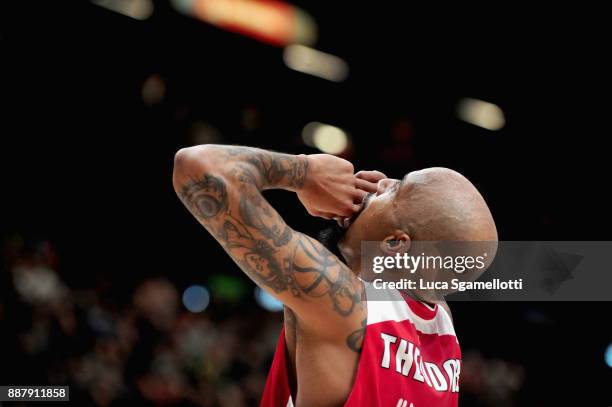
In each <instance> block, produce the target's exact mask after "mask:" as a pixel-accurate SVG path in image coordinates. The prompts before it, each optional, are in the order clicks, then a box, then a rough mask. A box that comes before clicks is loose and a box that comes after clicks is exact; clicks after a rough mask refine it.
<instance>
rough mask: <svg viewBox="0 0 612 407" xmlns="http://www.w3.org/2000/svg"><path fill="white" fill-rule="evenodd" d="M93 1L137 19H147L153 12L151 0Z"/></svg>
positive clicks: (92, 0)
mask: <svg viewBox="0 0 612 407" xmlns="http://www.w3.org/2000/svg"><path fill="white" fill-rule="evenodd" d="M91 2H92V3H93V4H95V5H97V6H100V7H104V8H105V9H107V10H111V11H114V12H115V13H119V14H123V15H124V16H127V17H131V18H134V19H136V20H146V19H147V18H149V17H151V15H152V14H153V2H152V1H151V0H91Z"/></svg>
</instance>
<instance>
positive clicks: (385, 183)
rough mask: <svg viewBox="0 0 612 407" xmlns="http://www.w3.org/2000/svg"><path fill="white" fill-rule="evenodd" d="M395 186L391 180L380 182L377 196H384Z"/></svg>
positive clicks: (386, 179)
mask: <svg viewBox="0 0 612 407" xmlns="http://www.w3.org/2000/svg"><path fill="white" fill-rule="evenodd" d="M391 185H393V180H391V179H389V178H385V179H381V180H380V181H378V189H377V190H376V196H378V195H381V194H384V193H385V191H386V190H387V189H389V188H390V187H391Z"/></svg>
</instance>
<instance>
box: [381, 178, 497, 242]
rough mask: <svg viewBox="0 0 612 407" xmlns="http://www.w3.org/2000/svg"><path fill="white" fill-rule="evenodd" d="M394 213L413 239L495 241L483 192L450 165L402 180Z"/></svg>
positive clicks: (494, 230) (398, 222)
mask: <svg viewBox="0 0 612 407" xmlns="http://www.w3.org/2000/svg"><path fill="white" fill-rule="evenodd" d="M394 201H395V202H394V203H395V205H394V209H395V210H394V211H393V214H394V216H395V221H396V222H397V226H398V227H399V228H401V229H403V230H404V231H406V232H407V233H408V234H409V235H410V236H411V238H412V239H413V240H429V241H432V240H454V241H496V240H497V230H496V228H495V222H494V221H493V216H492V215H491V212H490V211H489V207H488V206H487V204H486V202H485V201H484V199H483V197H482V195H480V193H479V192H478V190H477V189H476V187H474V185H473V184H472V183H471V182H470V181H469V180H468V179H467V178H465V177H464V176H463V175H461V174H459V173H458V172H456V171H453V170H450V169H448V168H441V167H434V168H427V169H424V170H420V171H414V172H411V173H409V174H408V175H406V177H405V178H404V179H403V180H402V182H401V184H400V186H399V190H398V193H397V196H396V197H395V200H394Z"/></svg>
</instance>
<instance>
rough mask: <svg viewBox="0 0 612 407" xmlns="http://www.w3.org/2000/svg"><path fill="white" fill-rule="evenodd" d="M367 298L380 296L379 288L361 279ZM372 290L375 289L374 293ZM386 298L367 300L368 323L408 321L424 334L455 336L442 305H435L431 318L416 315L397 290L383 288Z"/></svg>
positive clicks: (451, 322)
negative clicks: (433, 315) (434, 313)
mask: <svg viewBox="0 0 612 407" xmlns="http://www.w3.org/2000/svg"><path fill="white" fill-rule="evenodd" d="M363 284H364V285H365V290H366V300H367V298H380V296H381V290H376V289H375V288H374V287H373V286H372V284H370V283H367V282H365V281H363ZM372 290H376V292H375V293H373V292H372ZM385 293H386V295H387V298H388V300H380V301H379V300H376V301H367V306H368V325H372V324H377V323H379V322H385V321H395V322H402V321H406V320H408V321H410V322H412V323H413V324H414V326H415V327H416V329H417V330H418V331H420V332H422V333H424V334H438V335H452V336H455V337H456V334H455V328H454V327H453V321H452V320H451V318H450V316H449V315H448V313H447V312H446V310H445V309H444V308H443V307H440V306H438V307H436V308H437V312H436V315H435V317H433V318H432V319H423V318H421V317H420V316H418V315H417V314H416V313H415V312H414V311H413V310H412V309H410V307H409V306H408V304H407V303H406V301H405V300H404V297H402V295H401V294H400V292H399V291H397V290H385ZM370 294H371V295H370Z"/></svg>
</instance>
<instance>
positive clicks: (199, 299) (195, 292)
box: [183, 285, 210, 313]
mask: <svg viewBox="0 0 612 407" xmlns="http://www.w3.org/2000/svg"><path fill="white" fill-rule="evenodd" d="M209 303H210V294H208V290H207V289H206V288H205V287H203V286H201V285H192V286H190V287H187V289H186V290H185V291H184V292H183V305H184V306H185V308H187V309H188V310H189V311H191V312H194V313H198V312H202V311H204V310H205V309H206V308H207V307H208V304H209Z"/></svg>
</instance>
